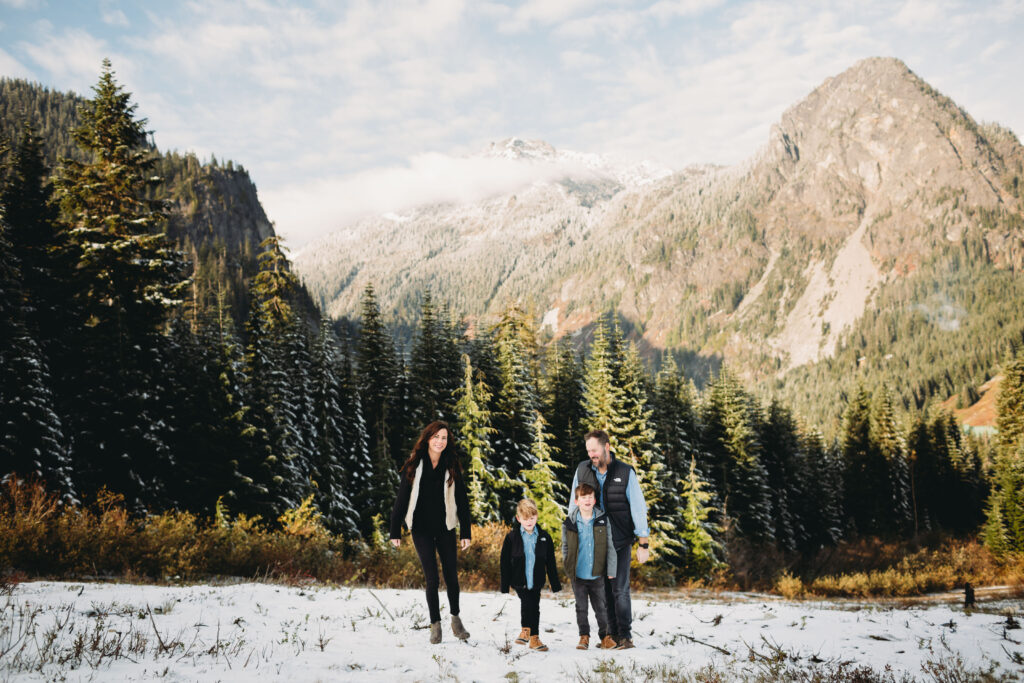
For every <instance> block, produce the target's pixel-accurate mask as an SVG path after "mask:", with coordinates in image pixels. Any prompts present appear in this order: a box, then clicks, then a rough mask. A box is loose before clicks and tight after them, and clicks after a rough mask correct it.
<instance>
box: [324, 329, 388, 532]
mask: <svg viewBox="0 0 1024 683" xmlns="http://www.w3.org/2000/svg"><path fill="white" fill-rule="evenodd" d="M338 379H339V387H338V391H339V403H340V410H341V415H342V423H341V428H342V436H343V442H344V443H345V445H346V448H345V450H344V451H343V452H342V453H341V454H339V459H340V464H341V467H342V469H343V470H344V471H345V476H346V482H347V484H348V486H349V498H350V499H351V500H352V501H353V503H354V504H355V506H356V509H357V510H361V509H362V508H361V506H360V496H361V495H362V494H363V493H364V492H366V491H369V490H371V488H372V485H373V460H372V459H371V457H370V437H369V434H368V432H367V425H366V420H365V418H364V417H363V405H362V400H361V399H360V397H359V387H358V378H357V377H356V373H355V370H354V368H353V366H352V350H351V344H350V342H349V339H348V337H347V336H345V335H343V336H342V338H341V357H340V368H339V370H338ZM385 474H386V476H387V477H388V481H389V482H390V483H391V485H393V486H395V487H397V485H398V476H397V474H396V473H395V471H394V470H393V469H392V470H391V471H389V472H386V473H385ZM386 484H387V482H385V485H386ZM361 520H362V515H360V530H362V525H361Z"/></svg>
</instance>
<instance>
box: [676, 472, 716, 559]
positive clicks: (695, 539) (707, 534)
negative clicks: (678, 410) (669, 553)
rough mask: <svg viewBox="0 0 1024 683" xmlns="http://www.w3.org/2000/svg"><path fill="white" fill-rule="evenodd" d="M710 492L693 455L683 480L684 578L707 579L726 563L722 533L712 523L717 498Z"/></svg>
mask: <svg viewBox="0 0 1024 683" xmlns="http://www.w3.org/2000/svg"><path fill="white" fill-rule="evenodd" d="M707 489H708V484H707V482H706V481H704V479H703V478H702V477H701V476H700V470H699V469H698V468H697V460H696V458H694V457H693V456H691V457H690V467H689V471H688V473H687V475H686V478H685V479H683V480H682V502H683V515H682V517H683V523H682V527H681V529H680V538H681V540H682V542H683V548H682V552H681V553H680V557H681V562H680V564H681V569H682V571H683V575H684V576H687V577H690V578H705V577H707V576H708V575H710V573H711V572H712V571H713V570H714V569H715V568H717V567H718V566H720V565H721V564H722V561H721V559H720V558H721V556H722V552H723V550H722V544H721V532H722V530H721V527H719V526H718V525H716V524H714V522H713V521H711V517H712V512H713V510H712V507H711V504H712V501H713V500H714V497H715V496H714V494H713V493H712V492H711V491H708V490H707Z"/></svg>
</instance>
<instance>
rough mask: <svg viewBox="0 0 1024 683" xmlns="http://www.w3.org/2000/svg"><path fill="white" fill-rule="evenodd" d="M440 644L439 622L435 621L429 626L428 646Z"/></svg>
mask: <svg viewBox="0 0 1024 683" xmlns="http://www.w3.org/2000/svg"><path fill="white" fill-rule="evenodd" d="M440 642H441V622H440V621H435V622H433V623H432V624H430V644H431V645H437V644H438V643H440Z"/></svg>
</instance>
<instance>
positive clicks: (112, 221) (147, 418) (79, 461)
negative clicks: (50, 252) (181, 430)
mask: <svg viewBox="0 0 1024 683" xmlns="http://www.w3.org/2000/svg"><path fill="white" fill-rule="evenodd" d="M93 92H94V96H93V98H92V99H91V100H90V101H88V102H87V103H86V104H85V106H84V107H83V108H82V109H81V111H80V120H81V125H79V126H78V127H77V128H76V129H74V131H72V137H73V138H74V140H75V142H76V143H77V144H78V146H79V148H80V149H81V150H82V152H83V153H84V154H85V155H87V156H88V160H87V161H78V160H74V159H63V160H62V162H61V166H60V168H59V170H58V173H57V175H56V177H55V180H54V186H55V189H56V192H55V196H56V199H57V200H58V201H59V203H60V208H61V220H62V221H63V223H64V225H65V226H67V230H68V234H69V236H70V240H71V247H70V248H71V251H72V253H73V258H74V260H75V266H74V268H73V271H72V272H73V274H74V277H73V279H72V281H71V283H70V288H69V289H70V291H69V292H67V294H68V296H69V297H70V299H71V301H72V302H73V307H74V309H75V312H76V313H77V315H78V316H79V319H78V324H75V325H71V326H70V329H69V330H67V337H68V343H67V348H68V349H69V357H68V358H67V359H66V362H63V363H62V368H61V370H62V380H64V381H63V386H64V387H65V388H66V389H67V393H66V394H65V393H64V392H63V391H62V394H64V395H65V396H67V397H69V399H70V400H69V401H68V405H70V406H73V408H72V409H71V410H69V411H68V412H69V415H68V417H67V419H66V420H65V428H66V430H67V431H68V433H69V434H70V438H71V443H72V444H73V446H72V448H73V452H72V462H73V463H74V464H75V467H76V470H77V471H76V477H79V478H80V480H81V481H82V488H84V489H85V491H84V492H91V491H95V490H98V489H99V488H100V487H101V486H108V487H109V488H111V489H112V490H115V491H119V492H121V493H123V494H124V496H125V500H126V503H127V504H128V506H129V507H130V508H133V509H136V510H141V509H143V508H145V507H146V506H148V505H156V506H163V505H165V504H166V503H167V502H168V501H167V500H166V498H165V496H164V482H166V481H167V479H168V478H169V477H170V476H171V475H172V473H173V469H174V462H173V457H172V454H171V453H170V450H169V448H168V447H167V444H166V438H167V435H166V433H165V430H166V422H165V421H164V420H163V415H164V411H165V410H166V408H167V405H166V400H165V395H164V393H165V390H166V384H167V382H166V377H165V373H166V370H167V368H166V362H165V353H166V349H165V348H164V344H163V342H164V337H163V334H162V333H163V328H164V325H165V322H166V319H167V317H168V313H169V312H170V311H171V310H172V309H174V308H176V307H177V306H178V305H180V303H181V300H180V298H179V296H180V294H181V292H182V291H183V289H184V286H185V284H186V277H185V274H184V273H185V260H184V258H183V257H182V255H181V254H180V253H179V252H177V251H176V249H175V248H174V246H173V244H172V243H171V241H170V240H169V239H168V238H167V236H166V234H165V233H164V229H165V226H166V220H165V215H164V210H163V207H162V205H160V204H159V203H158V202H156V201H154V200H151V199H148V198H147V189H148V188H149V187H150V186H151V185H153V184H154V183H155V182H158V179H157V178H155V177H154V174H153V165H154V162H155V158H156V155H155V153H154V151H153V149H152V148H151V147H150V145H149V144H148V143H147V132H146V129H145V123H146V122H145V120H140V119H136V118H135V105H134V104H132V103H131V95H130V93H127V92H125V91H124V90H122V89H121V87H120V86H119V85H118V84H117V82H116V80H115V79H114V74H113V71H112V69H111V66H110V62H109V61H108V60H104V62H103V72H102V74H101V76H100V79H99V82H98V83H97V85H96V86H94V87H93Z"/></svg>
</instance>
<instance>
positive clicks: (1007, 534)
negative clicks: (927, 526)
mask: <svg viewBox="0 0 1024 683" xmlns="http://www.w3.org/2000/svg"><path fill="white" fill-rule="evenodd" d="M996 410H997V411H998V412H997V417H996V429H997V430H998V431H997V437H996V443H995V463H994V468H993V469H994V473H993V474H994V476H993V485H992V493H991V495H990V496H989V501H988V505H987V509H986V515H985V516H986V521H985V527H984V531H983V537H984V540H985V543H986V545H988V547H989V548H990V549H991V550H992V551H993V552H994V553H997V554H1005V553H1007V552H1014V553H1016V552H1021V551H1024V358H1022V357H1020V356H1013V357H1009V358H1008V359H1007V360H1006V361H1005V362H1004V363H1003V381H1002V383H1001V384H1000V387H999V398H998V399H997V400H996Z"/></svg>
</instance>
